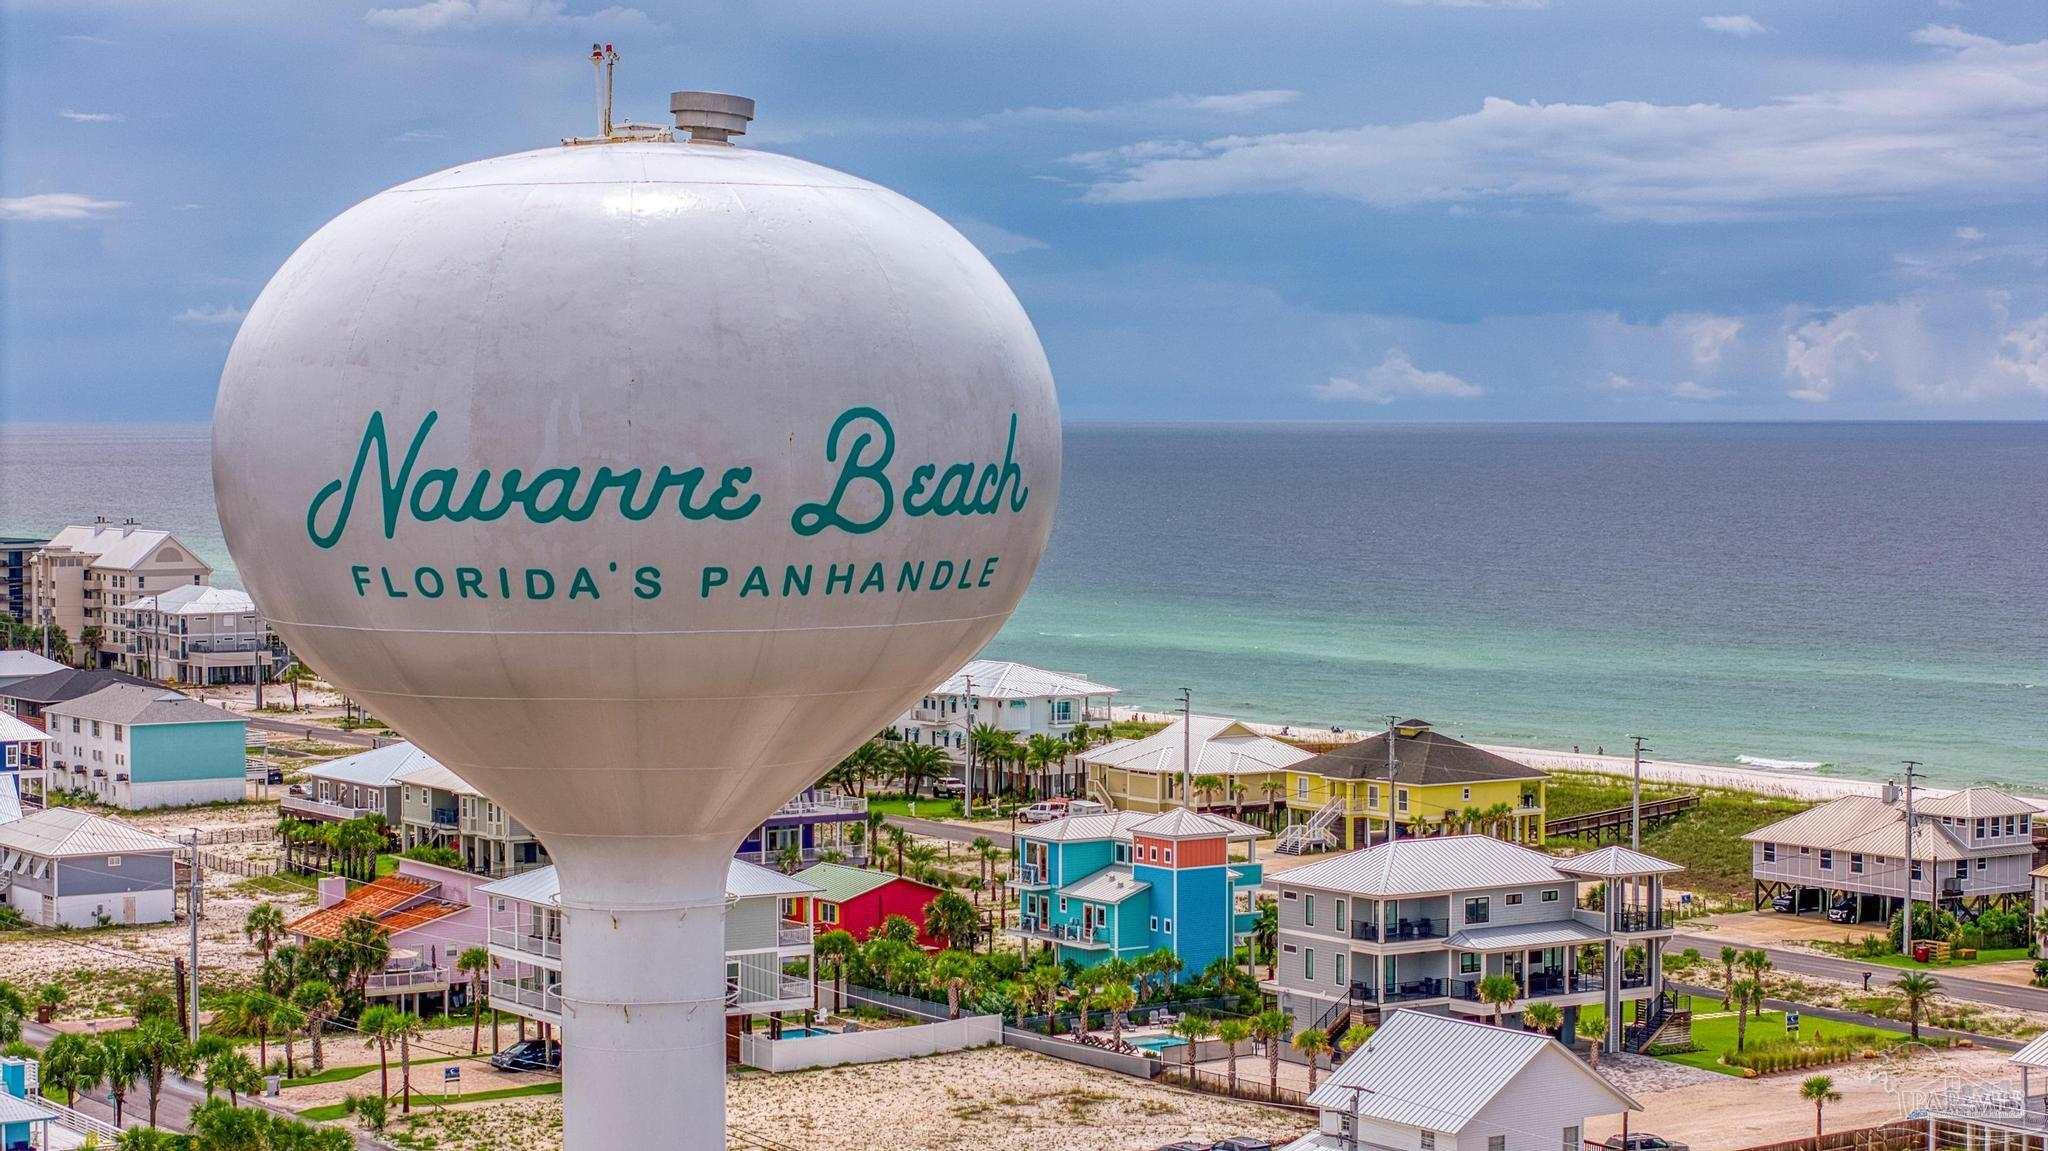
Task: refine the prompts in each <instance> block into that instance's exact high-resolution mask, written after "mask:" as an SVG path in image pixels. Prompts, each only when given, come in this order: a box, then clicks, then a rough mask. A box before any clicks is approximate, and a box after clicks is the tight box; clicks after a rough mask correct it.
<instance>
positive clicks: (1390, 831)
mask: <svg viewBox="0 0 2048 1151" xmlns="http://www.w3.org/2000/svg"><path fill="white" fill-rule="evenodd" d="M1400 722H1401V717H1400V716H1398V715H1390V716H1388V717H1387V842H1388V843H1392V842H1394V771H1395V769H1396V768H1397V767H1398V766H1399V765H1400V761H1399V760H1396V759H1395V758H1394V725H1395V724H1397V723H1400ZM1365 845H1366V846H1367V847H1371V846H1372V816H1370V815H1367V816H1366V817H1365ZM1353 1102H1356V1099H1355V1098H1354V1099H1353Z"/></svg>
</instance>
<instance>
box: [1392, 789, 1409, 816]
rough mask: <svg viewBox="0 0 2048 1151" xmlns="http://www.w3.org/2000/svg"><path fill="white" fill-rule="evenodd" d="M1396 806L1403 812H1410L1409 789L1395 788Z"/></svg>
mask: <svg viewBox="0 0 2048 1151" xmlns="http://www.w3.org/2000/svg"><path fill="white" fill-rule="evenodd" d="M1394 805H1395V806H1396V807H1398V808H1400V809H1401V810H1402V811H1406V810H1408V789H1407V788H1405V787H1397V788H1395V789H1394Z"/></svg>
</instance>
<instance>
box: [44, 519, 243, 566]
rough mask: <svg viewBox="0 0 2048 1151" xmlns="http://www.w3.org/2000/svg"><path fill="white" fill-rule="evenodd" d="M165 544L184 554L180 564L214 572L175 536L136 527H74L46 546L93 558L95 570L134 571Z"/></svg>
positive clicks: (78, 525) (129, 525)
mask: <svg viewBox="0 0 2048 1151" xmlns="http://www.w3.org/2000/svg"><path fill="white" fill-rule="evenodd" d="M165 544H174V545H176V546H177V548H178V550H179V551H180V552H182V553H184V558H183V559H182V560H180V561H179V562H181V563H183V562H187V561H189V562H191V563H195V564H198V565H199V567H200V568H201V570H203V571H208V572H211V571H212V570H213V568H212V567H211V566H210V565H208V564H207V563H206V562H205V561H204V560H201V559H200V558H199V557H198V556H196V555H193V554H192V550H191V549H190V548H187V547H186V546H185V545H183V544H181V543H178V541H177V539H176V537H174V536H172V535H171V533H169V532H166V531H157V530H155V529H152V528H140V527H136V526H134V525H133V524H73V525H71V526H70V527H67V528H65V529H64V530H63V531H60V532H58V533H57V534H56V535H54V536H51V537H50V542H49V543H47V544H44V545H43V546H44V547H47V548H52V549H57V548H69V549H70V550H72V551H75V552H82V553H84V554H86V555H89V556H92V557H94V559H93V561H92V562H93V566H94V567H105V568H119V569H122V570H133V569H134V568H137V567H140V566H141V565H142V564H144V563H146V562H148V561H149V560H150V559H151V557H153V556H154V555H155V554H156V552H157V550H158V549H159V548H161V547H163V546H164V545H165Z"/></svg>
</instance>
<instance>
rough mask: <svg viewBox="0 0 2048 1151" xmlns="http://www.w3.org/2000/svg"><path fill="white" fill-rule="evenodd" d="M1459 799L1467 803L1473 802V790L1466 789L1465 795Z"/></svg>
mask: <svg viewBox="0 0 2048 1151" xmlns="http://www.w3.org/2000/svg"><path fill="white" fill-rule="evenodd" d="M1458 798H1459V799H1460V800H1463V801H1464V802H1466V803H1470V802H1472V789H1471V788H1469V787H1468V788H1466V789H1465V790H1464V794H1462V795H1460V796H1459V797H1458Z"/></svg>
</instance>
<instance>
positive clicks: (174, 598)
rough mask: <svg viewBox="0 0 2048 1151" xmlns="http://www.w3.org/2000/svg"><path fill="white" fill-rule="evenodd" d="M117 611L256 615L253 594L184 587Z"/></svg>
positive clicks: (199, 585) (205, 586)
mask: <svg viewBox="0 0 2048 1151" xmlns="http://www.w3.org/2000/svg"><path fill="white" fill-rule="evenodd" d="M114 610H116V611H159V612H163V613H164V614H166V615H253V614H254V613H255V611H256V601H255V600H253V599H250V598H249V593H248V592H244V591H236V590H235V589H234V588H231V587H214V586H213V585H212V584H203V583H188V584H180V585H179V586H177V587H174V588H172V589H171V590H169V591H166V592H158V593H157V594H156V595H146V596H143V597H142V598H141V599H137V600H131V601H129V602H128V603H126V604H124V605H122V606H121V607H119V608H115V609H114Z"/></svg>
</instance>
